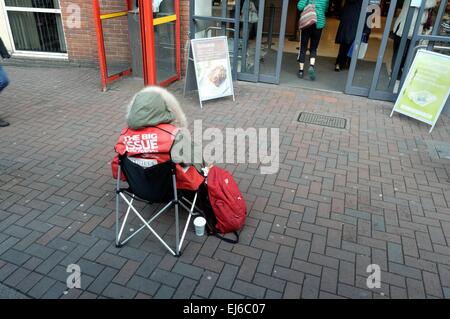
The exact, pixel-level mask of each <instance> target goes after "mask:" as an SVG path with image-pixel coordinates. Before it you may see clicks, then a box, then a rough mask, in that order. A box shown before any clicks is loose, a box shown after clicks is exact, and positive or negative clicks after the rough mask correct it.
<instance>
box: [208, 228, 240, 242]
mask: <svg viewBox="0 0 450 319" xmlns="http://www.w3.org/2000/svg"><path fill="white" fill-rule="evenodd" d="M233 234H234V236H236V239H231V238H226V237H224V236H222V235H221V234H219V233H218V232H214V233H213V235H214V236H216V237H217V238H219V239H220V240H223V241H225V242H227V243H230V244H237V243H238V242H239V234H238V232H237V231H233Z"/></svg>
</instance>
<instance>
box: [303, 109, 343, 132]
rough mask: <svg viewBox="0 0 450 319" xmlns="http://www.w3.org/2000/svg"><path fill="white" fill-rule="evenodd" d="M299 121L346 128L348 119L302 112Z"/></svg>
mask: <svg viewBox="0 0 450 319" xmlns="http://www.w3.org/2000/svg"><path fill="white" fill-rule="evenodd" d="M298 121H299V122H301V123H308V124H316V125H320V126H326V127H333V128H340V129H345V127H346V125H347V120H346V119H344V118H342V117H334V116H328V115H322V114H316V113H309V112H301V113H300V115H299V117H298Z"/></svg>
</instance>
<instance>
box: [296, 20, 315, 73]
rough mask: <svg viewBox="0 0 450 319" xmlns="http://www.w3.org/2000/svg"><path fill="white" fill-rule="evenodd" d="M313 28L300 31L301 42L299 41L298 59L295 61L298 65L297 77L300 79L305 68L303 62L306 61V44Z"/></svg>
mask: <svg viewBox="0 0 450 319" xmlns="http://www.w3.org/2000/svg"><path fill="white" fill-rule="evenodd" d="M313 27H314V26H313ZM313 27H309V28H306V29H303V30H302V31H301V33H302V34H301V40H300V51H299V53H298V57H297V61H298V63H299V71H298V76H299V77H300V78H302V77H303V68H304V66H305V60H306V50H307V48H308V42H309V39H310V37H311V30H312V29H313ZM314 28H315V27H314Z"/></svg>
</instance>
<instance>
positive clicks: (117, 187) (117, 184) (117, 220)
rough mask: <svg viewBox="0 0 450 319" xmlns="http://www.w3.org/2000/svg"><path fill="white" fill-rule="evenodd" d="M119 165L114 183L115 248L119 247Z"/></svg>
mask: <svg viewBox="0 0 450 319" xmlns="http://www.w3.org/2000/svg"><path fill="white" fill-rule="evenodd" d="M120 175H121V171H120V165H119V167H118V168H117V183H116V227H115V228H116V247H120V243H119V208H120V207H119V201H120V198H119V190H120Z"/></svg>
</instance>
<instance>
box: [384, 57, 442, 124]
mask: <svg viewBox="0 0 450 319" xmlns="http://www.w3.org/2000/svg"><path fill="white" fill-rule="evenodd" d="M449 74H450V56H447V55H443V54H439V53H436V52H432V51H427V50H419V51H417V54H416V56H415V58H414V61H413V63H412V65H411V68H410V69H409V71H408V75H407V76H406V79H405V83H404V84H403V86H402V89H401V91H400V93H399V95H398V97H397V101H396V102H395V105H394V108H393V110H392V113H391V117H392V114H393V113H394V112H398V113H401V114H404V115H406V116H409V117H412V118H414V119H416V120H419V121H421V122H424V123H427V124H429V125H431V129H430V132H431V131H432V130H433V128H434V125H435V124H436V122H437V120H438V119H439V115H440V114H441V112H442V109H443V108H444V106H445V103H446V101H447V98H448V96H449V93H450V76H449Z"/></svg>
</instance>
